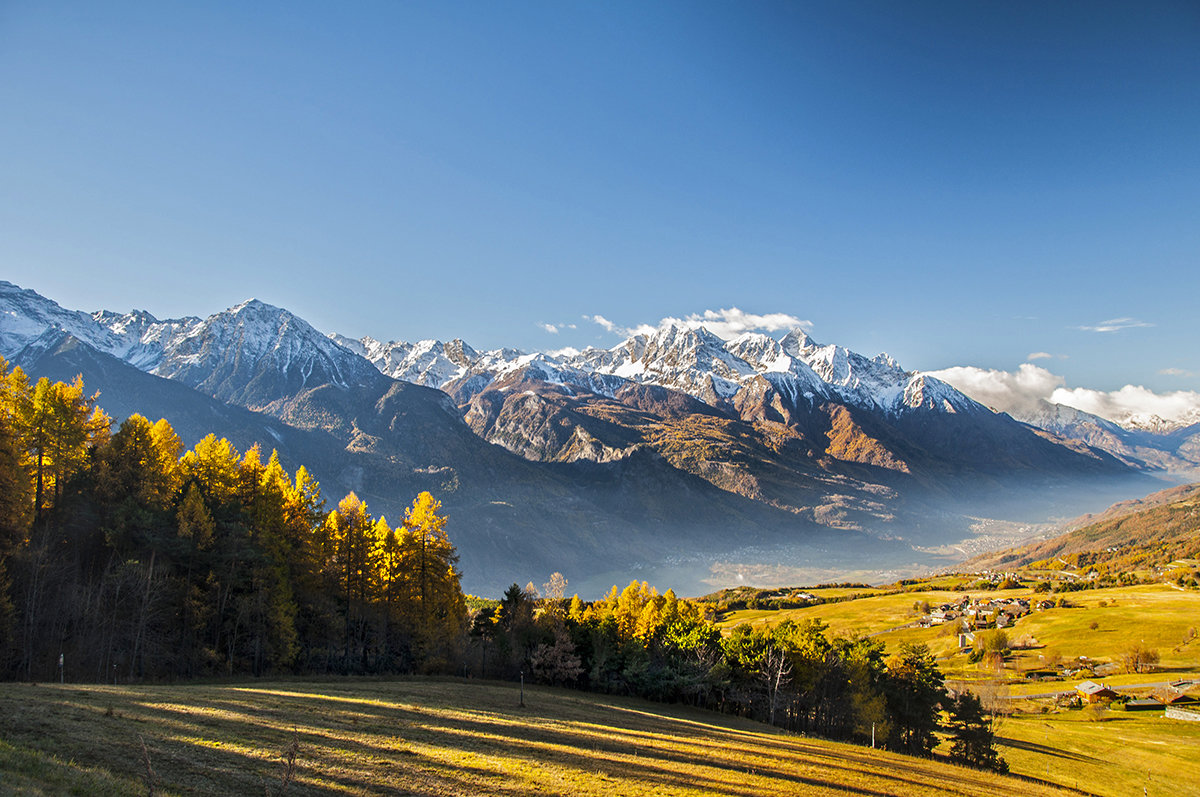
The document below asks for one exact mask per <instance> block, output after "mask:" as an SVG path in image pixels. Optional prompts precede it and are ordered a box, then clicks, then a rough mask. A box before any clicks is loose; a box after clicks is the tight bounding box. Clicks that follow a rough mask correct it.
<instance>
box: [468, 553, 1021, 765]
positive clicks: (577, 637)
mask: <svg viewBox="0 0 1200 797" xmlns="http://www.w3.org/2000/svg"><path fill="white" fill-rule="evenodd" d="M565 586H566V581H565V579H563V578H562V576H561V575H560V574H557V573H556V574H555V575H554V576H553V577H552V578H551V581H550V583H548V584H546V585H544V592H545V593H546V594H545V595H541V594H539V592H538V590H536V588H534V586H533V585H532V584H529V585H527V586H526V587H525V588H524V589H522V588H521V587H519V586H518V585H516V584H513V585H512V586H511V587H509V589H508V590H507V591H506V592H505V594H504V597H503V598H502V599H501V600H500V601H499V603H498V605H495V606H484V607H480V608H479V609H477V610H475V611H473V612H472V622H471V637H472V647H471V651H472V653H471V655H472V656H473V657H474V664H473V669H474V670H475V671H477V672H480V673H482V674H483V675H485V676H487V677H503V678H517V677H525V678H530V679H532V680H535V681H539V682H542V683H546V684H553V685H561V686H570V687H575V688H581V689H588V690H592V691H600V692H608V693H615V694H626V695H634V696H638V697H644V698H648V699H651V700H658V701H664V702H681V703H689V704H691V705H695V706H700V707H704V708H708V709H712V710H716V711H721V712H726V713H731V714H737V715H740V716H746V717H752V718H754V719H758V720H761V721H763V722H768V723H771V724H773V725H777V726H779V727H782V728H785V729H788V730H791V731H796V732H802V733H809V734H813V735H818V736H823V737H825V738H829V739H840V740H845V741H853V742H858V743H863V744H867V743H869V744H877V745H879V746H882V747H886V748H888V749H890V750H895V751H898V752H904V753H909V754H912V755H919V756H927V755H930V754H931V753H932V750H933V748H934V747H935V746H936V745H937V744H938V742H939V736H938V734H939V733H949V735H950V736H951V737H952V742H953V743H952V745H951V750H950V757H951V758H952V759H953V760H956V761H959V762H961V763H965V764H968V765H971V766H976V767H983V768H988V769H996V770H1000V771H1007V765H1006V764H1005V763H1004V761H1003V759H1001V758H1000V757H999V756H998V755H997V754H996V751H995V748H994V746H993V733H992V720H991V718H990V717H989V716H988V715H987V713H986V712H985V711H984V708H983V706H982V705H981V702H980V700H979V699H978V698H977V697H975V696H974V695H972V694H970V693H964V694H958V695H954V694H950V693H949V692H947V690H946V689H945V686H944V679H943V677H942V673H941V671H940V670H939V669H938V667H937V663H936V662H935V660H934V657H933V655H932V654H931V653H930V651H929V649H928V647H927V646H925V645H923V644H905V645H901V646H900V647H899V649H898V650H897V651H896V652H895V653H893V654H891V655H889V654H888V653H887V651H886V649H885V647H884V645H883V643H881V642H877V641H874V640H871V639H868V638H865V637H850V638H847V637H834V638H830V637H829V635H828V634H827V631H828V626H826V625H825V624H823V623H821V622H820V621H817V620H806V621H803V622H800V623H795V622H792V621H791V620H785V621H783V622H781V623H779V624H778V625H775V626H772V627H751V626H750V625H748V624H745V623H743V624H741V625H738V626H735V627H734V628H733V629H731V630H730V631H728V632H727V633H724V634H723V633H722V632H721V630H720V629H719V628H718V627H717V626H716V624H715V622H714V619H715V618H714V617H713V608H712V607H711V606H710V605H706V604H702V603H698V602H694V601H688V600H684V599H680V598H678V597H677V596H676V595H675V594H674V592H673V591H671V590H668V591H667V592H665V593H663V594H661V595H660V594H658V592H657V591H656V590H655V589H654V588H653V587H650V586H649V585H648V584H646V583H645V582H641V583H638V582H637V581H633V582H630V584H629V585H628V586H627V587H625V589H623V590H619V589H618V588H617V587H615V586H614V587H613V588H612V590H611V592H609V594H608V595H607V596H606V597H604V598H603V599H601V600H598V601H594V602H591V603H585V602H583V601H581V600H580V599H579V596H578V595H576V596H574V597H573V598H571V599H569V600H568V599H566V598H565V597H564V595H563V593H564V592H565ZM943 714H944V715H945V717H946V719H945V720H944V721H943Z"/></svg>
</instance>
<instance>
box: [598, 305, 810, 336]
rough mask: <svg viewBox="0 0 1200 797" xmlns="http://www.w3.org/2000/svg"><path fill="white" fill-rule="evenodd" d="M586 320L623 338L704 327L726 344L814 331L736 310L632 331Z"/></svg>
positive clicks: (798, 321) (787, 318)
mask: <svg viewBox="0 0 1200 797" xmlns="http://www.w3.org/2000/svg"><path fill="white" fill-rule="evenodd" d="M584 320H586V321H591V322H592V323H594V324H599V325H600V326H602V327H604V329H605V331H606V332H613V333H616V334H618V335H622V336H624V337H629V336H631V335H653V334H654V333H655V332H657V331H658V330H660V329H663V328H665V327H668V326H671V325H675V326H681V327H686V328H688V329H697V328H699V327H704V328H705V329H707V330H708V331H709V332H711V333H713V334H714V335H716V336H717V337H719V338H724V339H726V340H728V339H730V338H735V337H737V336H738V335H741V334H742V333H744V332H753V331H755V330H761V331H763V332H778V331H779V330H783V329H794V328H796V327H800V328H801V329H805V330H808V329H812V325H813V324H812V322H811V321H806V320H804V319H802V318H797V317H796V316H794V315H789V314H787V313H766V314H763V315H760V314H757V313H747V312H745V311H743V310H739V309H738V308H736V307H730V308H726V309H721V310H705V311H704V312H703V313H693V314H691V315H689V316H688V317H687V318H674V317H670V316H668V317H667V318H663V319H660V320H659V322H658V324H657V325H654V324H638V325H636V326H632V327H622V326H618V325H617V324H614V323H613V322H612V321H609V320H608V319H607V318H605V317H604V316H602V315H590V316H587V315H585V316H584Z"/></svg>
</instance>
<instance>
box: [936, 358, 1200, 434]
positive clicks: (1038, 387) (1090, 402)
mask: <svg viewBox="0 0 1200 797" xmlns="http://www.w3.org/2000/svg"><path fill="white" fill-rule="evenodd" d="M930 375H931V376H935V377H937V378H938V379H941V380H942V381H943V382H946V383H948V384H950V385H953V386H954V387H956V388H958V389H959V390H961V391H962V392H963V393H966V394H967V395H968V396H970V397H971V398H973V399H975V400H976V401H978V402H980V403H982V404H986V405H987V406H989V407H993V408H994V409H997V410H1000V411H1001V412H1009V413H1013V414H1016V415H1021V414H1024V413H1027V412H1033V411H1036V410H1037V408H1038V404H1039V402H1040V401H1048V402H1050V403H1052V404H1064V405H1066V406H1068V407H1074V408H1075V409H1079V410H1083V411H1084V412H1090V413H1092V414H1093V415H1099V416H1100V417H1101V418H1107V419H1108V420H1110V421H1113V422H1115V423H1120V424H1128V423H1130V422H1131V421H1133V422H1138V421H1143V422H1144V421H1146V420H1148V419H1151V418H1154V417H1158V418H1161V419H1163V420H1165V421H1168V422H1171V423H1195V422H1196V421H1200V393H1197V392H1195V391H1189V390H1177V391H1174V392H1171V393H1155V392H1154V391H1152V390H1149V389H1147V388H1145V387H1142V386H1135V385H1126V386H1125V387H1123V388H1121V389H1120V390H1112V391H1102V390H1092V389H1089V388H1082V387H1076V388H1068V387H1067V386H1066V380H1065V379H1063V378H1062V377H1061V376H1058V375H1056V374H1053V373H1051V372H1050V371H1047V370H1046V369H1045V368H1041V367H1039V366H1037V365H1033V364H1032V363H1022V364H1021V366H1020V367H1019V368H1017V370H1016V372H1012V371H995V370H988V369H985V368H975V367H973V366H956V367H954V368H946V369H943V370H941V371H931V372H930Z"/></svg>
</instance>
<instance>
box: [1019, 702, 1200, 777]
mask: <svg viewBox="0 0 1200 797" xmlns="http://www.w3.org/2000/svg"><path fill="white" fill-rule="evenodd" d="M996 736H997V741H998V744H997V747H998V748H999V750H1000V754H1001V755H1003V756H1004V758H1005V759H1006V760H1007V761H1008V763H1009V766H1010V767H1011V768H1012V771H1013V772H1019V773H1023V774H1027V775H1032V776H1035V777H1039V778H1042V779H1044V780H1047V781H1049V782H1051V783H1060V784H1062V785H1064V786H1070V787H1078V788H1080V789H1084V790H1087V791H1090V792H1093V793H1095V794H1099V795H1103V796H1104V797H1125V795H1130V794H1143V791H1142V789H1143V788H1145V794H1147V795H1162V797H1186V796H1187V795H1192V796H1193V797H1194V796H1195V795H1200V756H1198V755H1197V751H1200V722H1185V721H1183V720H1172V719H1165V718H1164V717H1163V715H1162V712H1161V711H1158V712H1137V713H1132V712H1131V713H1125V712H1121V711H1107V712H1102V713H1101V714H1099V715H1098V716H1097V715H1094V714H1092V712H1091V711H1088V710H1081V711H1062V712H1058V713H1048V714H1040V713H1017V714H1015V715H1013V716H1012V717H1008V718H1005V719H1004V720H1002V721H1001V723H1000V726H999V728H997V730H996Z"/></svg>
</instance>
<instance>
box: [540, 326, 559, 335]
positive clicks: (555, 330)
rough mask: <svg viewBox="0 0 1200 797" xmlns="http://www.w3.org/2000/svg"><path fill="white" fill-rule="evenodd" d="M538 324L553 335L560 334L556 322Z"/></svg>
mask: <svg viewBox="0 0 1200 797" xmlns="http://www.w3.org/2000/svg"><path fill="white" fill-rule="evenodd" d="M538 326H539V327H541V328H542V329H544V330H546V331H547V332H549V333H550V334H551V335H557V334H558V327H557V326H555V325H554V324H538Z"/></svg>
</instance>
